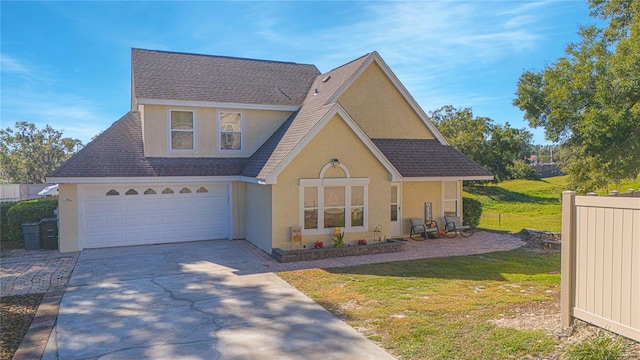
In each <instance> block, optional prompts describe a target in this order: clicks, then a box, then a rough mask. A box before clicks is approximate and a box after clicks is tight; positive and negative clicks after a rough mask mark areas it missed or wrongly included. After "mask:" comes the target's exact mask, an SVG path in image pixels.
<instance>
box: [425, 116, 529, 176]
mask: <svg viewBox="0 0 640 360" xmlns="http://www.w3.org/2000/svg"><path fill="white" fill-rule="evenodd" d="M429 118H430V119H431V121H433V123H434V124H435V125H436V127H437V128H438V130H439V131H440V132H441V133H442V135H444V137H445V138H446V139H447V141H448V142H449V143H450V144H451V146H453V147H454V148H456V149H457V150H459V151H460V152H461V153H463V154H465V155H466V156H468V157H469V158H470V159H472V160H473V161H475V162H477V163H478V164H480V165H481V166H483V167H485V168H486V169H488V170H489V171H491V172H492V173H493V174H494V175H495V180H496V181H502V180H509V179H514V178H522V177H525V178H532V177H536V174H535V171H534V170H533V169H531V168H530V167H529V166H528V165H525V164H524V163H523V159H524V158H527V157H529V155H530V154H531V150H532V149H533V146H532V144H531V141H532V135H531V133H530V132H529V131H527V130H525V129H514V128H512V127H511V126H510V125H509V124H508V123H507V124H505V125H504V126H503V125H500V124H496V123H494V122H493V120H491V119H490V118H488V117H474V116H473V112H472V110H471V109H470V108H464V109H457V108H455V107H453V106H452V105H446V106H443V107H441V108H440V109H437V110H434V111H431V112H429Z"/></svg>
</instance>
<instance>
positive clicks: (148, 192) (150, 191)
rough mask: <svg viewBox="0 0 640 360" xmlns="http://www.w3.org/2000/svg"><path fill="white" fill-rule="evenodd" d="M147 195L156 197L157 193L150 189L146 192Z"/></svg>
mask: <svg viewBox="0 0 640 360" xmlns="http://www.w3.org/2000/svg"><path fill="white" fill-rule="evenodd" d="M144 194H145V195H155V194H156V191H155V190H153V189H152V188H148V189H147V190H145V191H144Z"/></svg>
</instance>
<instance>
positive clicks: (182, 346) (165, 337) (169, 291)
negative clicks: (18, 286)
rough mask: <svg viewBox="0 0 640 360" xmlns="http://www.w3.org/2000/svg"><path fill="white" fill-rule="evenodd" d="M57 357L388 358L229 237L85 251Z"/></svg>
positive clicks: (66, 304) (62, 319) (65, 309)
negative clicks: (270, 270)
mask: <svg viewBox="0 0 640 360" xmlns="http://www.w3.org/2000/svg"><path fill="white" fill-rule="evenodd" d="M56 331H57V332H56V340H57V345H58V356H59V358H60V359H87V358H89V359H92V358H100V359H111V358H112V359H134V358H135V359H141V358H154V359H157V358H167V359H169V358H170V359H179V358H189V359H252V358H256V359H346V358H349V359H385V358H388V359H391V358H392V357H391V356H390V355H389V354H387V353H386V352H384V351H383V350H382V349H380V348H379V347H377V346H376V345H375V344H373V343H372V342H371V341H369V340H368V339H366V338H365V337H363V336H362V335H361V334H359V333H357V332H356V331H355V330H353V329H352V328H350V327H349V326H348V325H346V324H345V323H344V322H342V321H340V320H339V319H337V318H336V317H335V316H333V315H332V314H331V313H329V312H327V311H326V310H324V309H323V308H322V307H321V306H319V305H318V304H316V303H314V302H313V301H312V300H311V299H309V298H308V297H306V296H305V295H303V294H302V293H300V292H299V291H297V290H296V289H295V288H293V287H292V286H290V285H289V284H287V283H286V282H284V281H283V280H281V279H280V278H279V277H277V276H276V275H275V274H273V273H270V272H267V271H266V270H265V269H264V268H263V267H262V266H261V265H260V264H258V263H257V262H256V261H255V260H254V259H253V258H251V257H250V256H249V255H247V254H246V253H245V252H244V251H242V249H240V248H239V247H238V246H237V245H236V244H234V243H233V242H231V241H227V240H221V241H207V242H197V243H196V242H194V243H184V244H172V245H157V246H143V247H128V248H117V249H103V250H88V251H85V252H83V253H82V254H81V256H80V259H79V260H78V264H77V266H76V269H75V271H74V274H73V276H72V278H71V281H70V288H68V289H67V292H66V293H65V295H64V298H63V300H62V303H61V305H60V311H59V315H58V323H57V325H56Z"/></svg>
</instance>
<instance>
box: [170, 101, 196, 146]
mask: <svg viewBox="0 0 640 360" xmlns="http://www.w3.org/2000/svg"><path fill="white" fill-rule="evenodd" d="M172 111H182V112H190V113H192V114H193V129H192V130H191V131H192V132H193V149H174V148H173V146H172V145H173V144H172V143H171V132H172V131H174V130H173V129H172V128H171V112H172ZM197 123H198V122H197V121H196V111H195V110H194V109H167V144H168V151H169V152H170V153H195V152H197V151H198V135H197V134H198V132H197V125H196V124H197ZM177 131H184V132H187V131H188V130H177Z"/></svg>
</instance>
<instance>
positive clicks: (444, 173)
mask: <svg viewBox="0 0 640 360" xmlns="http://www.w3.org/2000/svg"><path fill="white" fill-rule="evenodd" d="M371 140H372V141H373V143H374V144H375V145H376V146H377V147H378V149H380V151H382V153H383V154H384V156H385V157H386V158H387V159H388V160H389V161H390V162H391V164H393V166H394V167H395V168H396V169H397V170H398V171H399V172H400V175H402V176H403V177H473V176H493V175H492V174H491V173H490V172H489V171H488V170H486V169H484V168H483V167H481V166H480V165H478V164H476V163H475V162H474V161H473V160H471V159H469V158H468V157H466V156H465V155H463V154H462V153H461V152H459V151H458V150H456V149H454V148H453V147H451V146H448V145H443V144H441V143H440V142H439V141H438V140H435V139H371Z"/></svg>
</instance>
